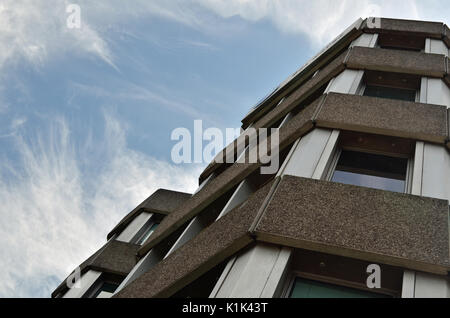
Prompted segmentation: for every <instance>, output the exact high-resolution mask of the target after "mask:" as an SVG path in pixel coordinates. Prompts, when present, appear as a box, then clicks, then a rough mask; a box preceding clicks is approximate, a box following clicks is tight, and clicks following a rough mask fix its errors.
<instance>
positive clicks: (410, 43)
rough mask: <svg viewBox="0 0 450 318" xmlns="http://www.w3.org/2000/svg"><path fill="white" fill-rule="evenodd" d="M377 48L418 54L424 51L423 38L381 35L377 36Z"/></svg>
mask: <svg viewBox="0 0 450 318" xmlns="http://www.w3.org/2000/svg"><path fill="white" fill-rule="evenodd" d="M378 46H379V47H380V48H383V49H394V50H407V51H416V52H420V51H423V50H425V37H423V36H412V35H407V36H405V35H403V34H402V35H397V34H389V33H382V34H379V35H378Z"/></svg>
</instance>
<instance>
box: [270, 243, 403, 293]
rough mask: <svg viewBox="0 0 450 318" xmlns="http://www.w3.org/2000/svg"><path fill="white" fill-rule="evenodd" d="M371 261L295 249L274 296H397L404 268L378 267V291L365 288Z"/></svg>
mask: <svg viewBox="0 0 450 318" xmlns="http://www.w3.org/2000/svg"><path fill="white" fill-rule="evenodd" d="M371 264H373V263H372V262H368V261H363V260H357V259H353V258H349V257H343V256H337V255H331V254H325V253H319V252H315V251H308V250H303V249H295V250H294V252H293V255H292V258H291V262H290V265H289V269H288V273H287V276H286V279H285V280H284V282H283V286H282V287H281V288H280V292H279V294H277V295H275V296H276V297H279V296H281V297H287V298H391V297H400V296H401V290H402V284H403V269H402V268H399V267H394V266H390V265H385V264H378V265H379V266H380V271H381V272H380V273H381V277H382V278H381V281H380V284H381V286H380V288H369V287H367V278H368V275H369V274H368V273H367V268H368V266H369V265H371Z"/></svg>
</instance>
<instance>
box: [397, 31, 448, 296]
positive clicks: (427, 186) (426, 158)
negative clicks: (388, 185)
mask: <svg viewBox="0 0 450 318" xmlns="http://www.w3.org/2000/svg"><path fill="white" fill-rule="evenodd" d="M443 45H444V43H442V41H440V40H432V39H427V41H426V47H425V52H426V53H436V54H445V55H447V56H448V49H447V47H445V49H444V47H443ZM444 46H445V45H444ZM420 102H421V103H428V104H437V105H444V106H447V108H449V107H450V90H449V88H448V87H447V85H445V83H444V82H443V81H442V80H441V79H434V78H426V77H424V78H422V83H421V88H420ZM412 194H414V195H422V196H426V197H432V198H438V199H444V200H449V199H450V155H449V153H448V151H447V150H446V149H445V147H444V146H443V145H435V144H429V143H424V142H417V143H416V151H415V156H414V175H413V185H412ZM449 290H450V281H449V279H448V277H445V276H438V275H431V274H425V273H421V272H414V271H409V270H406V271H405V272H404V276H403V288H402V297H404V298H413V297H419V298H426V297H434V298H446V297H450V293H449Z"/></svg>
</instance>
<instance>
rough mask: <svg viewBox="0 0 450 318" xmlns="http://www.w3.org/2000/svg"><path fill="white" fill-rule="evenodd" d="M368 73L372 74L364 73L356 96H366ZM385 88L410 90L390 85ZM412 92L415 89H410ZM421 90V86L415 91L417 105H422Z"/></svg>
mask: <svg viewBox="0 0 450 318" xmlns="http://www.w3.org/2000/svg"><path fill="white" fill-rule="evenodd" d="M368 72H372V71H367V70H366V71H364V75H363V77H362V78H361V81H360V83H359V85H358V88H357V89H356V93H355V95H359V96H364V92H365V90H366V88H367V83H366V76H367V73H368ZM374 72H375V73H388V74H389V73H390V72H378V71H374ZM400 74H401V73H400ZM421 81H422V78H421ZM372 86H382V85H376V84H373V85H372ZM385 87H389V88H398V89H409V88H401V87H395V86H389V85H386V86H385ZM410 90H413V89H410ZM420 90H421V85H419V86H417V87H416V88H415V89H414V91H415V92H416V97H415V100H414V102H415V103H420ZM379 98H381V97H379ZM386 99H391V100H395V99H392V98H386Z"/></svg>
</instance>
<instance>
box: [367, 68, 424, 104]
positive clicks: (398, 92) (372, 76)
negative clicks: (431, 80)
mask: <svg viewBox="0 0 450 318" xmlns="http://www.w3.org/2000/svg"><path fill="white" fill-rule="evenodd" d="M420 82H421V78H420V77H419V76H416V75H409V74H400V73H388V72H375V71H366V72H365V73H364V79H363V82H362V85H361V87H360V94H362V95H364V96H370V97H378V98H389V99H396V100H404V101H410V102H416V101H419V97H420V96H419V92H420Z"/></svg>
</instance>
